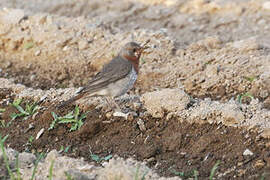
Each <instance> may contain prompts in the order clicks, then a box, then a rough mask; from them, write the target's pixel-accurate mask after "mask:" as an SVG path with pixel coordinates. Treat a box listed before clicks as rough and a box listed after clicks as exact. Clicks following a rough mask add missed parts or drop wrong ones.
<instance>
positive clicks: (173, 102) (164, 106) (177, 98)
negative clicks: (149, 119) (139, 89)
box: [141, 89, 190, 117]
mask: <svg viewBox="0 0 270 180" xmlns="http://www.w3.org/2000/svg"><path fill="white" fill-rule="evenodd" d="M141 101H142V102H143V104H144V106H145V108H146V109H147V111H148V112H149V113H150V114H151V115H152V116H153V117H163V116H164V113H165V112H178V111H181V110H184V109H185V108H186V107H187V105H188V103H189V102H190V98H189V96H188V95H187V94H186V93H185V92H184V91H183V90H180V89H162V90H160V91H154V92H147V93H145V94H143V95H142V97H141Z"/></svg>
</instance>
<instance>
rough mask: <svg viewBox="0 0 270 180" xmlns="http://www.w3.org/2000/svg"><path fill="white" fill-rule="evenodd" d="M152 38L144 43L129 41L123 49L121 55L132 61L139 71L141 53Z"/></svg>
mask: <svg viewBox="0 0 270 180" xmlns="http://www.w3.org/2000/svg"><path fill="white" fill-rule="evenodd" d="M149 42H150V40H147V41H146V42H145V43H144V44H143V45H141V46H140V45H139V44H137V43H135V42H129V43H127V44H125V46H124V47H123V48H122V49H121V51H120V53H119V56H120V57H122V58H124V59H126V60H128V61H130V62H131V63H132V64H133V66H134V67H135V70H136V71H137V73H138V71H139V62H140V57H141V54H142V53H143V51H144V50H145V49H147V48H148V47H147V46H146V44H148V43H149Z"/></svg>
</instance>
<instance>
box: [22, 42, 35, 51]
mask: <svg viewBox="0 0 270 180" xmlns="http://www.w3.org/2000/svg"><path fill="white" fill-rule="evenodd" d="M32 47H34V42H33V41H29V42H26V43H24V49H26V50H28V49H31V48H32Z"/></svg>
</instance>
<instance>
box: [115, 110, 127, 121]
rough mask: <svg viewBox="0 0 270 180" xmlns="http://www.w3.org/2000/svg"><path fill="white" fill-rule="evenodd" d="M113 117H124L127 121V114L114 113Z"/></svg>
mask: <svg viewBox="0 0 270 180" xmlns="http://www.w3.org/2000/svg"><path fill="white" fill-rule="evenodd" d="M113 116H114V117H124V118H125V119H128V113H122V112H118V111H116V112H114V113H113Z"/></svg>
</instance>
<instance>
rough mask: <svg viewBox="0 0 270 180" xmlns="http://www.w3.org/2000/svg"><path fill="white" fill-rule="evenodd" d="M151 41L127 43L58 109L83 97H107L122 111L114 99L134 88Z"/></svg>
mask: <svg viewBox="0 0 270 180" xmlns="http://www.w3.org/2000/svg"><path fill="white" fill-rule="evenodd" d="M149 41H150V40H147V41H146V42H145V43H144V45H142V46H141V45H139V44H138V43H136V42H133V41H132V42H128V43H126V44H125V45H124V46H123V47H122V48H121V50H120V52H119V53H118V55H117V56H116V57H114V58H113V59H112V60H111V61H110V62H109V63H107V64H105V65H104V66H103V67H102V69H101V71H100V72H98V73H97V74H96V75H95V76H94V77H93V78H92V79H91V80H89V81H88V83H87V84H86V85H85V86H84V87H83V88H82V89H80V90H79V91H78V92H77V93H76V95H75V96H73V97H72V98H70V99H68V100H66V101H64V102H62V103H60V104H59V105H57V108H62V107H64V106H66V105H68V104H71V103H73V102H74V101H77V100H78V99H80V98H82V97H94V96H103V97H104V96H105V97H106V101H107V103H109V104H110V105H111V106H113V105H114V106H116V108H117V110H120V108H119V106H118V105H117V104H116V103H115V101H114V98H115V97H118V96H121V95H123V94H125V93H126V92H128V91H129V90H130V89H131V88H132V87H133V86H134V84H135V82H136V80H137V77H138V74H139V62H140V57H141V54H142V53H143V51H144V50H145V49H146V48H148V46H146V44H147V43H149ZM112 103H113V105H112Z"/></svg>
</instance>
